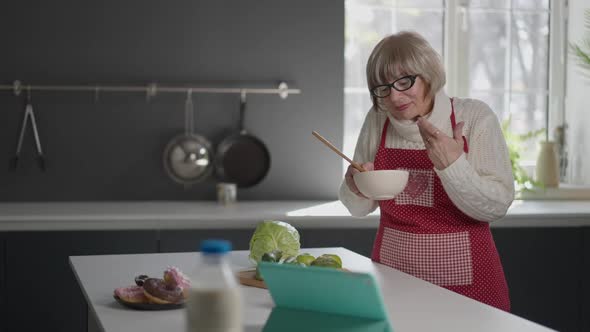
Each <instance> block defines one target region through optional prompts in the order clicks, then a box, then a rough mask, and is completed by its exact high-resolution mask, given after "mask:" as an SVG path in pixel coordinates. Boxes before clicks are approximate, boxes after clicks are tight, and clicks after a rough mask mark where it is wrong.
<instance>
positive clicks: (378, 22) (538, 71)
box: [344, 0, 563, 166]
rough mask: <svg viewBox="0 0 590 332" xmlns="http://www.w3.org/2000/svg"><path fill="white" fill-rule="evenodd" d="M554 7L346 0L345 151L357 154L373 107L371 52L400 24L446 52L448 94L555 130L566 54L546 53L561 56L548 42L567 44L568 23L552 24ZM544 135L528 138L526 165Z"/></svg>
mask: <svg viewBox="0 0 590 332" xmlns="http://www.w3.org/2000/svg"><path fill="white" fill-rule="evenodd" d="M557 10H558V8H551V7H550V3H549V0H501V1H499V0H471V1H469V0H448V1H443V0H421V1H416V0H414V1H405V0H398V1H396V0H372V1H369V0H346V1H345V13H346V14H345V15H346V17H345V21H346V34H345V91H344V98H345V100H344V105H345V106H344V107H345V110H344V113H345V114H344V151H345V153H347V154H349V155H352V154H353V152H354V147H355V144H356V139H357V137H358V133H359V130H360V127H361V125H362V122H363V119H364V117H365V114H366V112H367V111H368V110H369V109H370V107H371V100H370V97H369V93H368V89H367V86H366V77H365V65H366V62H367V58H368V56H369V54H370V52H371V50H372V49H373V47H374V46H375V45H376V43H377V42H378V41H379V40H380V39H381V38H382V37H384V36H386V35H388V34H391V33H395V32H397V31H401V30H414V31H417V32H418V33H420V34H422V35H423V36H424V37H425V38H426V39H427V40H428V41H429V42H430V44H431V45H432V46H433V47H434V48H435V49H436V50H437V51H438V52H439V54H441V56H442V57H443V60H444V63H445V69H446V73H447V85H446V87H445V89H446V91H447V93H448V94H449V95H450V96H459V97H471V98H477V99H480V100H483V101H485V102H486V103H487V104H488V105H490V107H491V108H492V110H494V112H496V114H497V115H498V118H499V119H501V120H504V119H507V118H508V117H509V116H510V117H511V118H512V121H511V130H512V131H513V132H516V133H526V132H530V131H533V130H538V129H542V128H549V129H550V130H549V131H547V133H548V134H549V135H550V137H552V135H553V133H552V132H551V131H552V130H551V128H555V127H556V126H558V125H560V124H561V122H562V121H563V120H562V119H563V112H562V109H563V108H562V104H563V55H561V61H549V59H552V58H554V57H559V56H560V53H559V52H560V51H559V47H554V48H555V49H556V50H553V53H552V47H550V46H551V45H563V43H561V42H560V39H559V38H556V37H559V36H560V35H561V34H562V33H563V29H558V28H559V27H560V25H553V24H550V23H551V22H553V21H551V19H552V15H553V16H556V15H561V14H560V12H556V11H557ZM556 13H557V14H556ZM550 37H553V38H550ZM561 38H563V37H561ZM465 64H467V65H465ZM550 78H551V79H550ZM550 83H551V84H550ZM550 122H551V123H550ZM541 139H545V137H544V136H541V137H538V138H537V139H536V140H535V139H533V140H530V141H528V143H527V144H528V145H527V147H526V149H525V150H526V153H525V155H523V156H522V157H523V158H522V159H523V164H524V166H527V165H528V166H534V164H535V159H536V151H537V146H538V141H539V140H541Z"/></svg>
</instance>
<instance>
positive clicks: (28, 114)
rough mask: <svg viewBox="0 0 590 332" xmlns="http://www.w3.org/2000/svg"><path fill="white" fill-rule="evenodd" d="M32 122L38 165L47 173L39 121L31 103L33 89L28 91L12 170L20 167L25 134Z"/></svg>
mask: <svg viewBox="0 0 590 332" xmlns="http://www.w3.org/2000/svg"><path fill="white" fill-rule="evenodd" d="M29 119H30V120H31V127H32V128H33V136H34V138H35V148H36V149H37V163H38V164H39V168H40V169H41V170H42V171H45V157H44V156H43V150H42V149H41V139H40V138H39V132H38V131H37V121H36V120H35V112H34V111H33V104H32V103H31V87H29V88H28V91H27V104H26V106H25V114H24V117H23V122H22V125H21V128H20V135H19V137H18V143H17V145H16V153H15V156H14V158H13V159H12V162H11V168H12V169H13V170H15V169H16V168H17V167H18V161H19V158H20V151H21V149H22V146H23V139H24V137H25V132H26V131H27V124H28V123H29Z"/></svg>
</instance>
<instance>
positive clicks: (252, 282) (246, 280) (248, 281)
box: [238, 270, 266, 289]
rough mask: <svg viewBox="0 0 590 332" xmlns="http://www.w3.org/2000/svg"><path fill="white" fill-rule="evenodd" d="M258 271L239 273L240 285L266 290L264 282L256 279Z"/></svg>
mask: <svg viewBox="0 0 590 332" xmlns="http://www.w3.org/2000/svg"><path fill="white" fill-rule="evenodd" d="M255 275H256V270H245V271H240V272H238V280H239V281H240V284H242V285H246V286H252V287H258V288H264V289H266V284H265V283H264V281H262V280H258V279H256V278H254V276H255Z"/></svg>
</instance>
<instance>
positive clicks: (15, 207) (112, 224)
mask: <svg viewBox="0 0 590 332" xmlns="http://www.w3.org/2000/svg"><path fill="white" fill-rule="evenodd" d="M268 219H273V220H283V221H287V222H289V223H290V224H292V225H293V226H295V227H297V228H374V229H376V228H377V226H378V225H379V212H378V210H377V211H375V212H373V213H371V214H370V215H368V216H367V217H364V218H356V217H352V216H350V214H349V213H348V211H347V210H346V208H345V207H344V205H342V203H340V202H339V201H330V202H326V201H249V202H238V203H235V204H233V205H230V206H220V205H218V204H217V203H216V202H212V201H195V202H160V201H155V202H59V203H53V202H51V203H0V231H59V230H130V229H151V230H166V229H254V228H255V227H256V225H257V224H258V223H259V222H260V221H261V220H268ZM582 226H590V201H514V203H513V204H512V206H511V207H510V209H509V210H508V213H507V215H506V216H505V217H504V218H503V219H501V220H499V221H496V222H493V223H492V227H582Z"/></svg>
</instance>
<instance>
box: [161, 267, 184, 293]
mask: <svg viewBox="0 0 590 332" xmlns="http://www.w3.org/2000/svg"><path fill="white" fill-rule="evenodd" d="M164 282H166V284H168V285H170V286H178V287H180V289H182V290H183V291H185V290H188V289H189V288H190V287H191V280H190V279H189V278H188V277H187V276H186V275H185V274H184V273H182V271H180V269H179V268H177V267H175V266H169V267H168V268H167V269H166V270H165V271H164Z"/></svg>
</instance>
